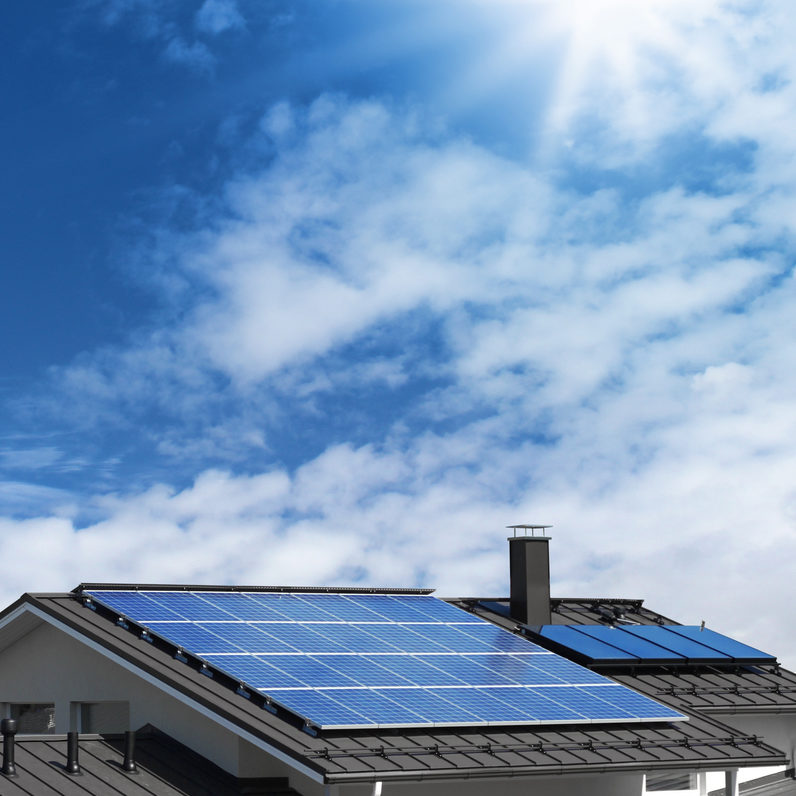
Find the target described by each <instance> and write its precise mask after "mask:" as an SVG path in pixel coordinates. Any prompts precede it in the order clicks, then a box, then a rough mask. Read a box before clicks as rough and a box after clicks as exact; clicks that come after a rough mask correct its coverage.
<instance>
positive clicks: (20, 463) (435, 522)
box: [0, 0, 796, 657]
mask: <svg viewBox="0 0 796 796" xmlns="http://www.w3.org/2000/svg"><path fill="white" fill-rule="evenodd" d="M788 11H789V9H788V6H787V4H786V3H785V2H784V1H782V0H755V1H754V2H752V0H735V1H734V2H722V1H721V0H690V2H685V0H667V2H663V0H649V2H643V3H642V2H637V1H636V0H604V1H603V2H600V3H595V2H594V0H558V2H553V0H549V1H548V0H498V1H497V2H489V3H487V2H480V0H457V2H452V1H451V2H449V1H448V0H424V1H423V2H421V1H420V0H377V2H374V1H373V0H334V1H329V2H324V3H317V2H308V1H307V2H290V3H288V2H279V1H278V0H273V1H272V2H270V1H269V2H264V1H263V0H257V1H256V2H255V0H194V1H192V2H189V1H188V0H167V1H165V0H159V1H157V2H156V1H155V0H52V2H49V3H48V4H47V9H46V13H43V11H42V8H41V7H40V6H36V7H34V6H31V5H30V4H27V5H26V4H16V5H15V6H14V8H13V9H11V10H10V11H7V12H6V14H5V22H6V24H5V25H4V26H3V31H2V34H0V35H2V36H3V38H4V40H3V42H2V53H3V55H2V56H1V58H2V63H3V72H4V76H5V81H4V82H5V85H6V86H7V89H6V92H7V93H6V97H5V113H4V117H5V118H4V123H3V125H2V126H0V145H2V147H3V150H4V152H5V153H6V159H5V164H6V165H5V166H4V169H3V180H4V188H5V190H4V191H3V197H4V199H3V210H2V214H0V224H2V239H3V242H4V246H3V265H4V267H3V271H2V273H3V290H2V291H0V332H1V333H2V339H3V340H4V341H5V345H4V346H3V348H2V352H3V354H2V355H3V367H2V371H0V439H1V440H2V443H1V445H0V555H2V560H3V561H4V562H6V563H5V565H4V569H5V572H4V578H3V589H4V596H5V597H6V598H7V599H11V598H13V597H15V596H17V595H18V594H19V593H20V592H22V591H28V590H36V589H38V590H53V589H60V588H70V587H71V586H73V585H75V584H76V583H77V582H79V581H81V580H87V581H92V580H93V581H98V580H99V581H101V580H107V581H136V580H141V581H150V582H151V581H180V582H192V581H193V582H238V583H295V584H319V583H341V584H344V583H349V584H350V583H358V584H362V583H366V584H371V585H424V586H432V587H433V586H436V587H438V589H439V593H441V594H443V595H453V594H476V593H477V594H498V593H504V592H505V591H506V588H507V583H506V581H507V566H506V557H507V556H506V553H507V551H506V549H505V547H506V543H505V533H504V530H503V526H505V525H507V524H510V523H516V522H541V523H552V524H554V525H555V530H554V536H555V541H554V543H553V544H554V547H553V570H554V584H553V591H554V593H556V594H558V595H561V596H573V595H605V594H609V593H610V594H621V595H626V596H631V597H646V598H647V599H648V602H649V603H650V604H651V605H652V606H653V607H654V608H656V609H658V610H661V611H663V612H664V613H668V614H670V615H673V616H676V617H678V618H681V619H682V620H683V621H688V622H698V621H700V620H701V619H703V618H704V619H706V620H707V621H708V623H709V624H712V625H713V626H715V627H717V629H720V630H724V631H725V632H731V633H734V634H736V635H738V636H741V637H744V638H747V639H749V640H752V641H754V642H755V643H756V645H758V646H763V647H765V646H766V643H768V645H769V646H770V647H771V648H772V651H774V652H779V653H780V654H781V655H783V656H785V657H787V656H788V655H790V656H791V657H796V643H794V642H788V641H787V639H788V638H790V637H793V635H794V634H793V633H792V632H788V631H792V630H793V629H794V628H793V618H792V616H791V612H790V611H789V609H788V606H789V603H790V599H791V593H790V592H791V590H790V588H789V587H790V561H791V560H793V556H794V554H796V549H795V548H796V542H795V541H794V523H795V522H796V481H795V480H794V472H796V467H795V466H794V465H795V464H796V442H794V440H796V435H795V434H794V433H793V432H794V430H795V429H796V376H794V371H793V367H792V365H793V362H794V353H795V352H794V326H795V325H796V323H795V321H794V312H793V310H792V306H793V291H794V278H793V255H794V236H793V233H792V219H793V217H794V205H795V198H796V196H795V194H796V191H795V190H794V188H795V187H796V182H795V181H794V180H795V178H796V161H794V158H793V154H792V147H791V145H790V139H791V138H792V129H793V127H794V123H796V111H794V108H795V107H796V104H795V103H794V99H796V97H795V96H794V87H793V78H794V72H795V71H796V56H795V55H794V53H793V49H792V46H791V42H792V41H793V34H794V32H795V31H794V22H793V20H792V14H789V13H788ZM761 606H765V609H764V610H762V609H761ZM788 644H790V646H788Z"/></svg>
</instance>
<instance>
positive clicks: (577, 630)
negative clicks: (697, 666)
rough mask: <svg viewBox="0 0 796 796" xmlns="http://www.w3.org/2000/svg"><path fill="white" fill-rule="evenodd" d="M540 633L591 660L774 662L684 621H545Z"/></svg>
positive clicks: (555, 645)
mask: <svg viewBox="0 0 796 796" xmlns="http://www.w3.org/2000/svg"><path fill="white" fill-rule="evenodd" d="M539 636H540V637H541V638H542V639H547V640H548V641H550V642H552V644H551V646H552V648H553V649H554V650H556V651H561V650H563V649H566V650H567V651H569V653H571V654H573V655H574V656H575V657H578V656H580V658H582V659H584V660H586V661H589V662H590V663H665V664H667V665H685V664H692V663H701V664H704V663H710V664H712V665H721V664H727V663H733V664H738V663H774V662H775V660H776V659H775V658H774V657H773V656H772V655H767V654H766V653H765V652H761V651H760V650H757V649H755V648H754V647H749V646H747V645H746V644H741V643H740V642H738V641H735V640H734V639H731V638H728V637H727V636H723V635H721V634H720V633H716V632H714V631H712V630H709V629H707V628H704V629H701V628H699V627H692V626H685V625H621V626H617V627H610V626H607V625H544V626H543V627H542V628H541V629H540V631H539Z"/></svg>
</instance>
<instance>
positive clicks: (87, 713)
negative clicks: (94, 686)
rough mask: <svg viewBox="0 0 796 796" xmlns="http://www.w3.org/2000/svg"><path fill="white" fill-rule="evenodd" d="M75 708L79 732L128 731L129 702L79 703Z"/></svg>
mask: <svg viewBox="0 0 796 796" xmlns="http://www.w3.org/2000/svg"><path fill="white" fill-rule="evenodd" d="M75 707H76V708H77V710H76V711H75V713H73V715H74V716H75V718H76V719H77V721H78V726H77V727H76V729H77V730H78V731H79V732H93V733H121V732H125V730H129V729H130V703H129V702H80V703H78V704H77V705H76V706H75Z"/></svg>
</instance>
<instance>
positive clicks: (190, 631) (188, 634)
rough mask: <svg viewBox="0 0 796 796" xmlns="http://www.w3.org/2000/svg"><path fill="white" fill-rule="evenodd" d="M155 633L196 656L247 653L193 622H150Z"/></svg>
mask: <svg viewBox="0 0 796 796" xmlns="http://www.w3.org/2000/svg"><path fill="white" fill-rule="evenodd" d="M148 627H150V628H151V629H152V630H153V631H154V632H155V633H157V634H158V635H159V636H162V637H163V638H166V639H168V640H169V641H172V642H174V643H175V644H177V645H179V646H180V647H184V648H185V649H187V650H190V651H191V652H193V653H194V654H196V655H204V654H206V653H210V652H246V650H245V649H243V647H239V646H237V644H233V643H232V642H231V641H226V640H225V639H223V638H221V637H220V636H217V635H216V634H215V633H211V632H210V631H209V630H206V629H205V628H203V627H200V626H199V625H196V624H193V623H192V622H150V623H149V625H148Z"/></svg>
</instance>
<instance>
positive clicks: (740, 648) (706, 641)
mask: <svg viewBox="0 0 796 796" xmlns="http://www.w3.org/2000/svg"><path fill="white" fill-rule="evenodd" d="M667 629H668V630H670V631H671V632H672V633H676V634H677V635H679V636H682V637H684V638H687V639H691V640H692V641H698V642H699V643H700V644H703V645H707V646H709V647H711V648H712V649H715V650H717V651H718V652H719V653H721V654H724V655H729V656H731V657H732V658H734V659H735V660H736V661H751V662H759V663H774V662H775V661H776V657H775V656H774V655H769V654H768V653H767V652H762V651H761V650H758V649H755V648H754V647H750V646H749V645H747V644H742V643H741V642H740V641H736V640H735V639H734V638H730V637H729V636H724V635H722V634H721V633H716V631H714V630H710V628H707V627H706V628H699V627H692V626H690V625H667Z"/></svg>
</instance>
